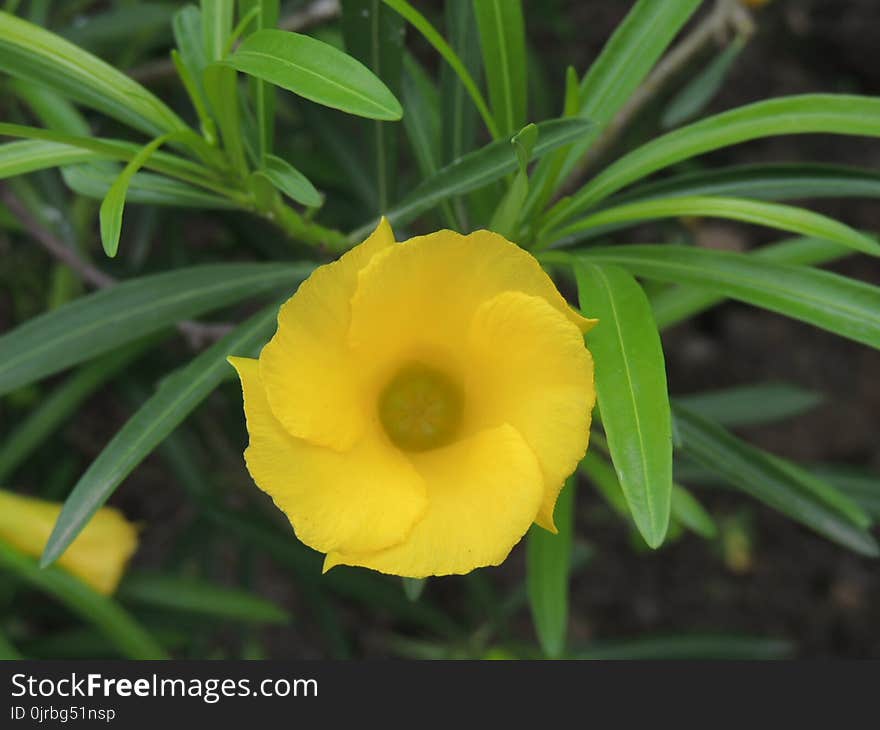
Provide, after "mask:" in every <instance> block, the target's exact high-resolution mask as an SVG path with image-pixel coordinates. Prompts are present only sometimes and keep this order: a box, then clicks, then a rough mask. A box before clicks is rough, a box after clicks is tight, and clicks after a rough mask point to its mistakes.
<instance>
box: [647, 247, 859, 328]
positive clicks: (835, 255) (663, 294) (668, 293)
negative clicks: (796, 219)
mask: <svg viewBox="0 0 880 730" xmlns="http://www.w3.org/2000/svg"><path fill="white" fill-rule="evenodd" d="M852 253H853V251H852V249H850V248H844V247H843V246H838V245H837V244H836V243H829V242H828V241H823V240H820V239H816V238H796V239H791V240H787V241H780V242H779V243H773V244H770V245H768V246H762V247H761V248H759V249H756V250H755V251H753V252H751V253H749V254H748V255H749V256H750V257H752V258H755V259H759V260H765V261H775V262H776V263H780V264H796V265H801V266H815V265H818V264H825V263H828V262H830V261H836V260H838V259H841V258H845V257H846V256H848V255H850V254H852ZM723 301H724V297H723V296H718V295H717V294H716V293H714V292H712V291H709V290H708V289H704V288H701V287H692V286H687V285H685V286H673V287H667V288H665V289H662V290H660V291H659V292H656V293H654V294H652V296H651V307H652V308H653V310H654V318H655V319H656V320H657V326H658V327H660V329H663V328H664V327H670V326H671V325H673V324H676V323H677V322H681V321H682V320H683V319H687V318H688V317H692V316H694V315H695V314H698V313H700V312H702V311H705V310H706V309H709V308H710V307H712V306H714V305H716V304H718V303H720V302H723Z"/></svg>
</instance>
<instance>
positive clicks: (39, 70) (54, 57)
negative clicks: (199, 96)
mask: <svg viewBox="0 0 880 730" xmlns="http://www.w3.org/2000/svg"><path fill="white" fill-rule="evenodd" d="M0 70H2V71H5V72H6V73H8V74H10V75H11V76H15V77H16V78H20V79H23V80H24V81H27V82H31V83H37V84H45V85H46V86H48V87H50V88H51V89H54V90H55V91H57V92H58V93H59V94H61V95H62V96H66V97H69V98H71V99H74V100H76V101H78V102H80V103H82V104H85V105H86V106H89V107H91V108H93V109H97V110H98V111H101V112H104V113H105V114H108V115H109V116H111V117H113V118H115V119H118V120H119V121H121V122H123V123H125V124H129V125H131V126H133V127H135V128H136V129H139V130H141V131H144V132H147V133H148V134H153V135H158V134H162V133H164V132H170V131H175V130H180V129H186V125H185V124H184V123H183V121H182V120H181V119H180V118H179V117H178V116H177V115H176V114H175V113H174V112H173V111H171V109H169V108H168V107H167V106H166V105H165V104H164V103H163V102H161V101H160V100H159V99H158V98H157V97H155V96H154V95H153V94H152V93H150V92H149V91H148V90H147V89H145V88H144V87H143V86H141V85H140V84H138V83H137V82H136V81H133V80H132V79H131V78H129V77H128V76H126V75H125V74H124V73H122V72H121V71H118V70H116V69H115V68H113V67H112V66H110V65H109V64H107V63H105V62H104V61H102V60H101V59H100V58H98V57H96V56H93V55H92V54H90V53H88V52H86V51H84V50H83V49H82V48H79V47H78V46H75V45H74V44H73V43H70V42H69V41H66V40H64V39H63V38H62V37H60V36H58V35H55V34H54V33H52V32H50V31H48V30H45V29H43V28H41V27H39V26H38V25H34V24H33V23H29V22H27V21H26V20H22V19H21V18H17V17H16V16H14V15H10V14H9V13H5V12H2V11H0Z"/></svg>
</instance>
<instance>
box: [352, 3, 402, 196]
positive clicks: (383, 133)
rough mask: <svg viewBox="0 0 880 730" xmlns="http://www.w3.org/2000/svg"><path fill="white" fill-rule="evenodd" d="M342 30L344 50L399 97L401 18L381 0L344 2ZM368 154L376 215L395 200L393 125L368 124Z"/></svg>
mask: <svg viewBox="0 0 880 730" xmlns="http://www.w3.org/2000/svg"><path fill="white" fill-rule="evenodd" d="M342 31H343V35H344V37H345V48H346V50H347V51H348V52H349V53H350V54H351V55H352V56H354V57H355V58H356V59H358V60H359V61H360V62H361V63H363V64H364V65H365V66H366V67H367V68H369V69H370V70H371V71H372V72H373V73H374V74H376V76H377V77H378V78H379V79H380V80H381V81H382V82H383V83H384V84H385V85H386V86H387V87H388V89H389V90H390V91H391V93H393V94H395V95H399V94H400V90H401V74H402V72H403V34H404V23H403V18H402V17H401V16H400V15H399V14H398V13H395V12H394V11H393V10H391V8H389V7H388V6H386V5H385V4H384V3H382V2H381V0H343V2H342ZM370 126H371V129H370V133H369V135H368V136H367V149H366V151H367V154H368V157H369V159H370V167H371V168H372V169H373V170H374V171H375V185H376V197H377V199H378V204H379V209H378V211H377V212H378V213H384V212H385V211H386V210H387V209H388V206H389V205H390V204H391V202H392V201H393V200H394V199H395V198H396V197H397V191H396V181H397V138H398V133H399V129H398V127H397V126H396V125H393V124H389V123H388V122H383V121H379V120H376V121H373V122H370Z"/></svg>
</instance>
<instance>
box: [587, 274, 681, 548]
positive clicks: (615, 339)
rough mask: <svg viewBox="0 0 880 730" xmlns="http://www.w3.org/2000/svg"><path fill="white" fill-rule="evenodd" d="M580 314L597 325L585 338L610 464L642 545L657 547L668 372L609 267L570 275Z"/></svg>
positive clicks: (667, 456)
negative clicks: (642, 540) (590, 354)
mask: <svg viewBox="0 0 880 730" xmlns="http://www.w3.org/2000/svg"><path fill="white" fill-rule="evenodd" d="M575 276H576V278H577V285H578V299H579V301H580V307H581V310H582V311H583V312H584V313H586V314H588V315H589V316H591V317H596V318H598V319H599V324H598V325H597V326H596V327H595V328H594V329H593V330H592V331H591V332H590V334H589V335H588V337H587V344H588V345H589V347H590V350H591V352H592V353H593V359H594V361H595V364H596V395H597V397H598V401H599V411H600V413H601V415H602V425H603V427H604V429H605V434H606V436H607V438H608V446H609V449H610V451H611V458H612V460H613V462H614V467H615V469H616V471H617V474H618V477H619V479H620V484H621V487H622V489H623V493H624V495H625V496H626V501H627V504H628V505H629V508H630V512H631V513H632V516H633V521H634V522H635V524H636V527H637V528H638V530H639V532H640V533H641V535H642V537H644V539H645V542H647V543H648V545H650V546H651V547H653V548H656V547H659V546H660V544H661V543H662V542H663V538H664V537H665V535H666V530H667V527H668V525H669V510H670V495H671V492H672V431H671V417H670V411H669V394H668V392H667V387H666V367H665V364H664V359H663V348H662V346H661V344H660V335H659V333H658V332H657V326H656V325H655V324H654V319H653V316H652V314H651V307H650V304H649V303H648V300H647V298H646V297H645V294H644V292H643V291H642V289H641V287H640V286H639V285H638V283H637V282H636V281H635V280H634V279H633V278H632V276H630V275H629V274H627V273H626V272H625V271H623V270H622V269H618V268H617V267H615V266H597V265H581V266H578V267H577V268H576V269H575Z"/></svg>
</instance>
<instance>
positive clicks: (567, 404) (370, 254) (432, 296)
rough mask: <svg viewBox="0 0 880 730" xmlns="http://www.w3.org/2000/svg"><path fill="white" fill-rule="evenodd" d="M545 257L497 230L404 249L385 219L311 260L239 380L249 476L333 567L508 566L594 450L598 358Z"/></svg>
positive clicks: (584, 322) (407, 572) (442, 237)
mask: <svg viewBox="0 0 880 730" xmlns="http://www.w3.org/2000/svg"><path fill="white" fill-rule="evenodd" d="M592 324H593V320H588V319H584V318H583V317H581V316H580V315H579V314H578V313H576V312H575V311H574V310H572V309H571V308H570V307H569V306H568V304H567V303H566V302H565V300H564V299H563V298H562V296H561V295H560V294H559V292H558V291H557V289H556V287H555V286H554V285H553V282H552V281H551V280H550V278H549V277H548V276H547V274H546V273H545V272H544V271H543V270H542V269H541V267H540V266H539V265H538V262H537V261H536V260H535V259H534V258H533V257H532V256H531V255H530V254H528V253H527V252H525V251H523V250H522V249H521V248H519V247H518V246H516V245H514V244H512V243H510V242H509V241H506V240H505V239H504V238H502V237H501V236H498V235H496V234H494V233H489V232H488V231H477V232H476V233H472V234H470V235H468V236H462V235H459V234H457V233H453V232H452V231H439V232H437V233H433V234H431V235H428V236H419V237H417V238H412V239H410V240H408V241H406V242H404V243H396V242H395V241H394V234H393V233H392V231H391V228H390V226H389V225H388V223H387V222H386V221H385V220H384V219H383V220H382V222H381V223H380V224H379V226H378V228H377V229H376V231H375V232H374V233H373V234H372V235H371V236H370V237H369V238H368V239H367V240H366V241H365V242H364V243H362V244H360V245H359V246H357V247H355V248H354V249H352V250H351V251H350V252H348V253H347V254H345V255H344V256H343V257H342V258H341V259H340V260H339V261H336V262H335V263H332V264H328V265H327V266H322V267H320V268H318V269H316V270H315V272H314V273H313V274H312V275H311V277H310V278H309V279H308V280H307V281H306V282H304V283H303V284H302V285H301V286H300V288H299V290H298V291H297V292H296V294H295V295H294V296H293V297H292V298H291V299H290V300H288V301H287V302H286V303H285V304H284V306H283V307H282V308H281V311H280V313H279V315H278V331H277V332H276V334H275V336H274V337H273V338H272V340H271V341H270V342H269V343H268V344H267V345H266V347H265V348H264V349H263V351H262V353H261V354H260V357H259V359H258V360H252V359H247V358H230V362H231V363H232V364H233V365H234V366H235V368H236V369H237V370H238V373H239V375H240V377H241V382H242V388H243V391H244V407H245V414H246V416H247V427H248V431H249V433H250V445H249V447H248V449H247V451H245V459H246V461H247V466H248V470H249V471H250V473H251V476H252V477H253V478H254V481H255V482H256V483H257V484H258V485H259V486H260V488H261V489H263V490H264V491H266V492H267V493H268V494H269V495H271V497H272V498H273V499H274V500H275V503H276V504H277V505H278V507H280V508H281V509H282V510H283V511H284V512H285V513H286V514H287V516H288V518H289V519H290V521H291V523H292V525H293V528H294V530H295V531H296V534H297V536H298V537H299V538H300V540H302V541H303V542H304V543H305V544H307V545H310V546H311V547H313V548H315V549H316V550H319V551H321V552H324V553H327V558H326V561H325V563H324V567H325V570H326V569H329V568H331V567H332V566H334V565H338V564H347V565H360V566H364V567H368V568H373V569H375V570H378V571H381V572H383V573H392V574H396V575H403V576H410V577H424V576H428V575H445V574H451V573H467V572H469V571H471V570H473V569H474V568H478V567H481V566H485V565H497V564H498V563H500V562H502V561H503V560H504V559H505V558H506V557H507V555H508V554H509V553H510V550H511V549H512V548H513V546H514V545H515V544H516V543H517V542H518V541H519V540H520V538H522V536H523V535H524V534H525V532H526V530H528V528H529V526H530V525H531V524H532V522H537V523H538V524H539V525H541V526H542V527H545V528H547V529H549V530H555V528H554V526H553V508H554V505H555V503H556V498H557V496H558V494H559V491H560V489H561V488H562V485H563V482H564V480H565V478H566V477H567V476H568V475H569V474H571V472H572V471H573V470H574V469H575V467H576V466H577V463H578V461H580V459H581V458H582V457H583V455H584V452H585V451H586V448H587V440H588V438H589V430H590V429H589V427H590V413H591V411H592V408H593V403H594V397H595V393H594V389H593V363H592V359H591V357H590V353H589V352H588V351H587V349H586V347H585V346H584V340H583V333H584V332H586V331H587V330H588V329H589V328H590V327H591V326H592Z"/></svg>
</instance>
